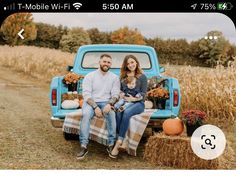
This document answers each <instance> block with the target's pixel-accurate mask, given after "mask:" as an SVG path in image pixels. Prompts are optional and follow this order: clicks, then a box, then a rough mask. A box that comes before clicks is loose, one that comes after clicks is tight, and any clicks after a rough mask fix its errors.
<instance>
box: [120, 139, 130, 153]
mask: <svg viewBox="0 0 236 180" xmlns="http://www.w3.org/2000/svg"><path fill="white" fill-rule="evenodd" d="M127 148H128V139H127V138H125V139H124V140H123V142H122V145H121V146H119V148H118V151H119V152H125V151H127Z"/></svg>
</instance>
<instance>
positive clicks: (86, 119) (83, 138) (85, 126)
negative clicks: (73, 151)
mask: <svg viewBox="0 0 236 180" xmlns="http://www.w3.org/2000/svg"><path fill="white" fill-rule="evenodd" d="M97 105H98V107H99V108H100V109H101V110H103V108H104V107H105V106H106V105H107V102H97ZM82 113H83V116H82V119H81V122H80V136H79V139H80V145H81V146H83V147H87V144H88V142H89V130H90V122H91V120H92V118H93V116H94V115H95V113H94V110H93V108H92V107H91V106H90V105H89V104H87V103H86V102H84V104H83V107H82ZM104 117H105V119H106V127H107V130H108V145H113V144H114V142H115V138H116V119H115V118H116V116H115V112H114V111H112V110H111V111H110V112H109V113H107V114H106V115H104Z"/></svg>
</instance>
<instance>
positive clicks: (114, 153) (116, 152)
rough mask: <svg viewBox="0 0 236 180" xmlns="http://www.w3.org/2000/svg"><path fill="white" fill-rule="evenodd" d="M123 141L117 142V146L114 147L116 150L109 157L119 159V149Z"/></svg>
mask: <svg viewBox="0 0 236 180" xmlns="http://www.w3.org/2000/svg"><path fill="white" fill-rule="evenodd" d="M121 144H122V141H121V140H117V141H116V144H115V146H114V148H113V149H112V151H111V153H110V154H109V156H110V157H111V158H117V155H118V154H119V150H118V149H119V147H120V146H121Z"/></svg>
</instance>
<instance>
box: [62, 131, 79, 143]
mask: <svg viewBox="0 0 236 180" xmlns="http://www.w3.org/2000/svg"><path fill="white" fill-rule="evenodd" d="M63 136H64V138H65V140H67V141H68V140H79V135H76V134H69V133H66V132H63Z"/></svg>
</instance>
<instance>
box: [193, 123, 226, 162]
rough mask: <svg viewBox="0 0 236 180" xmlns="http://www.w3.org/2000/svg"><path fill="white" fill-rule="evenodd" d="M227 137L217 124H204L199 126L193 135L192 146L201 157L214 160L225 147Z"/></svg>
mask: <svg viewBox="0 0 236 180" xmlns="http://www.w3.org/2000/svg"><path fill="white" fill-rule="evenodd" d="M225 145H226V139H225V135H224V133H223V131H222V130H221V129H220V128H218V127H217V126H213V125H204V126H200V127H199V128H197V129H196V130H195V131H194V133H193V135H192V137H191V148H192V150H193V152H194V153H195V154H196V155H197V156H198V157H200V158H202V159H205V160H212V159H215V158H217V157H219V156H220V155H221V154H222V153H223V152H224V149H225Z"/></svg>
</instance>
